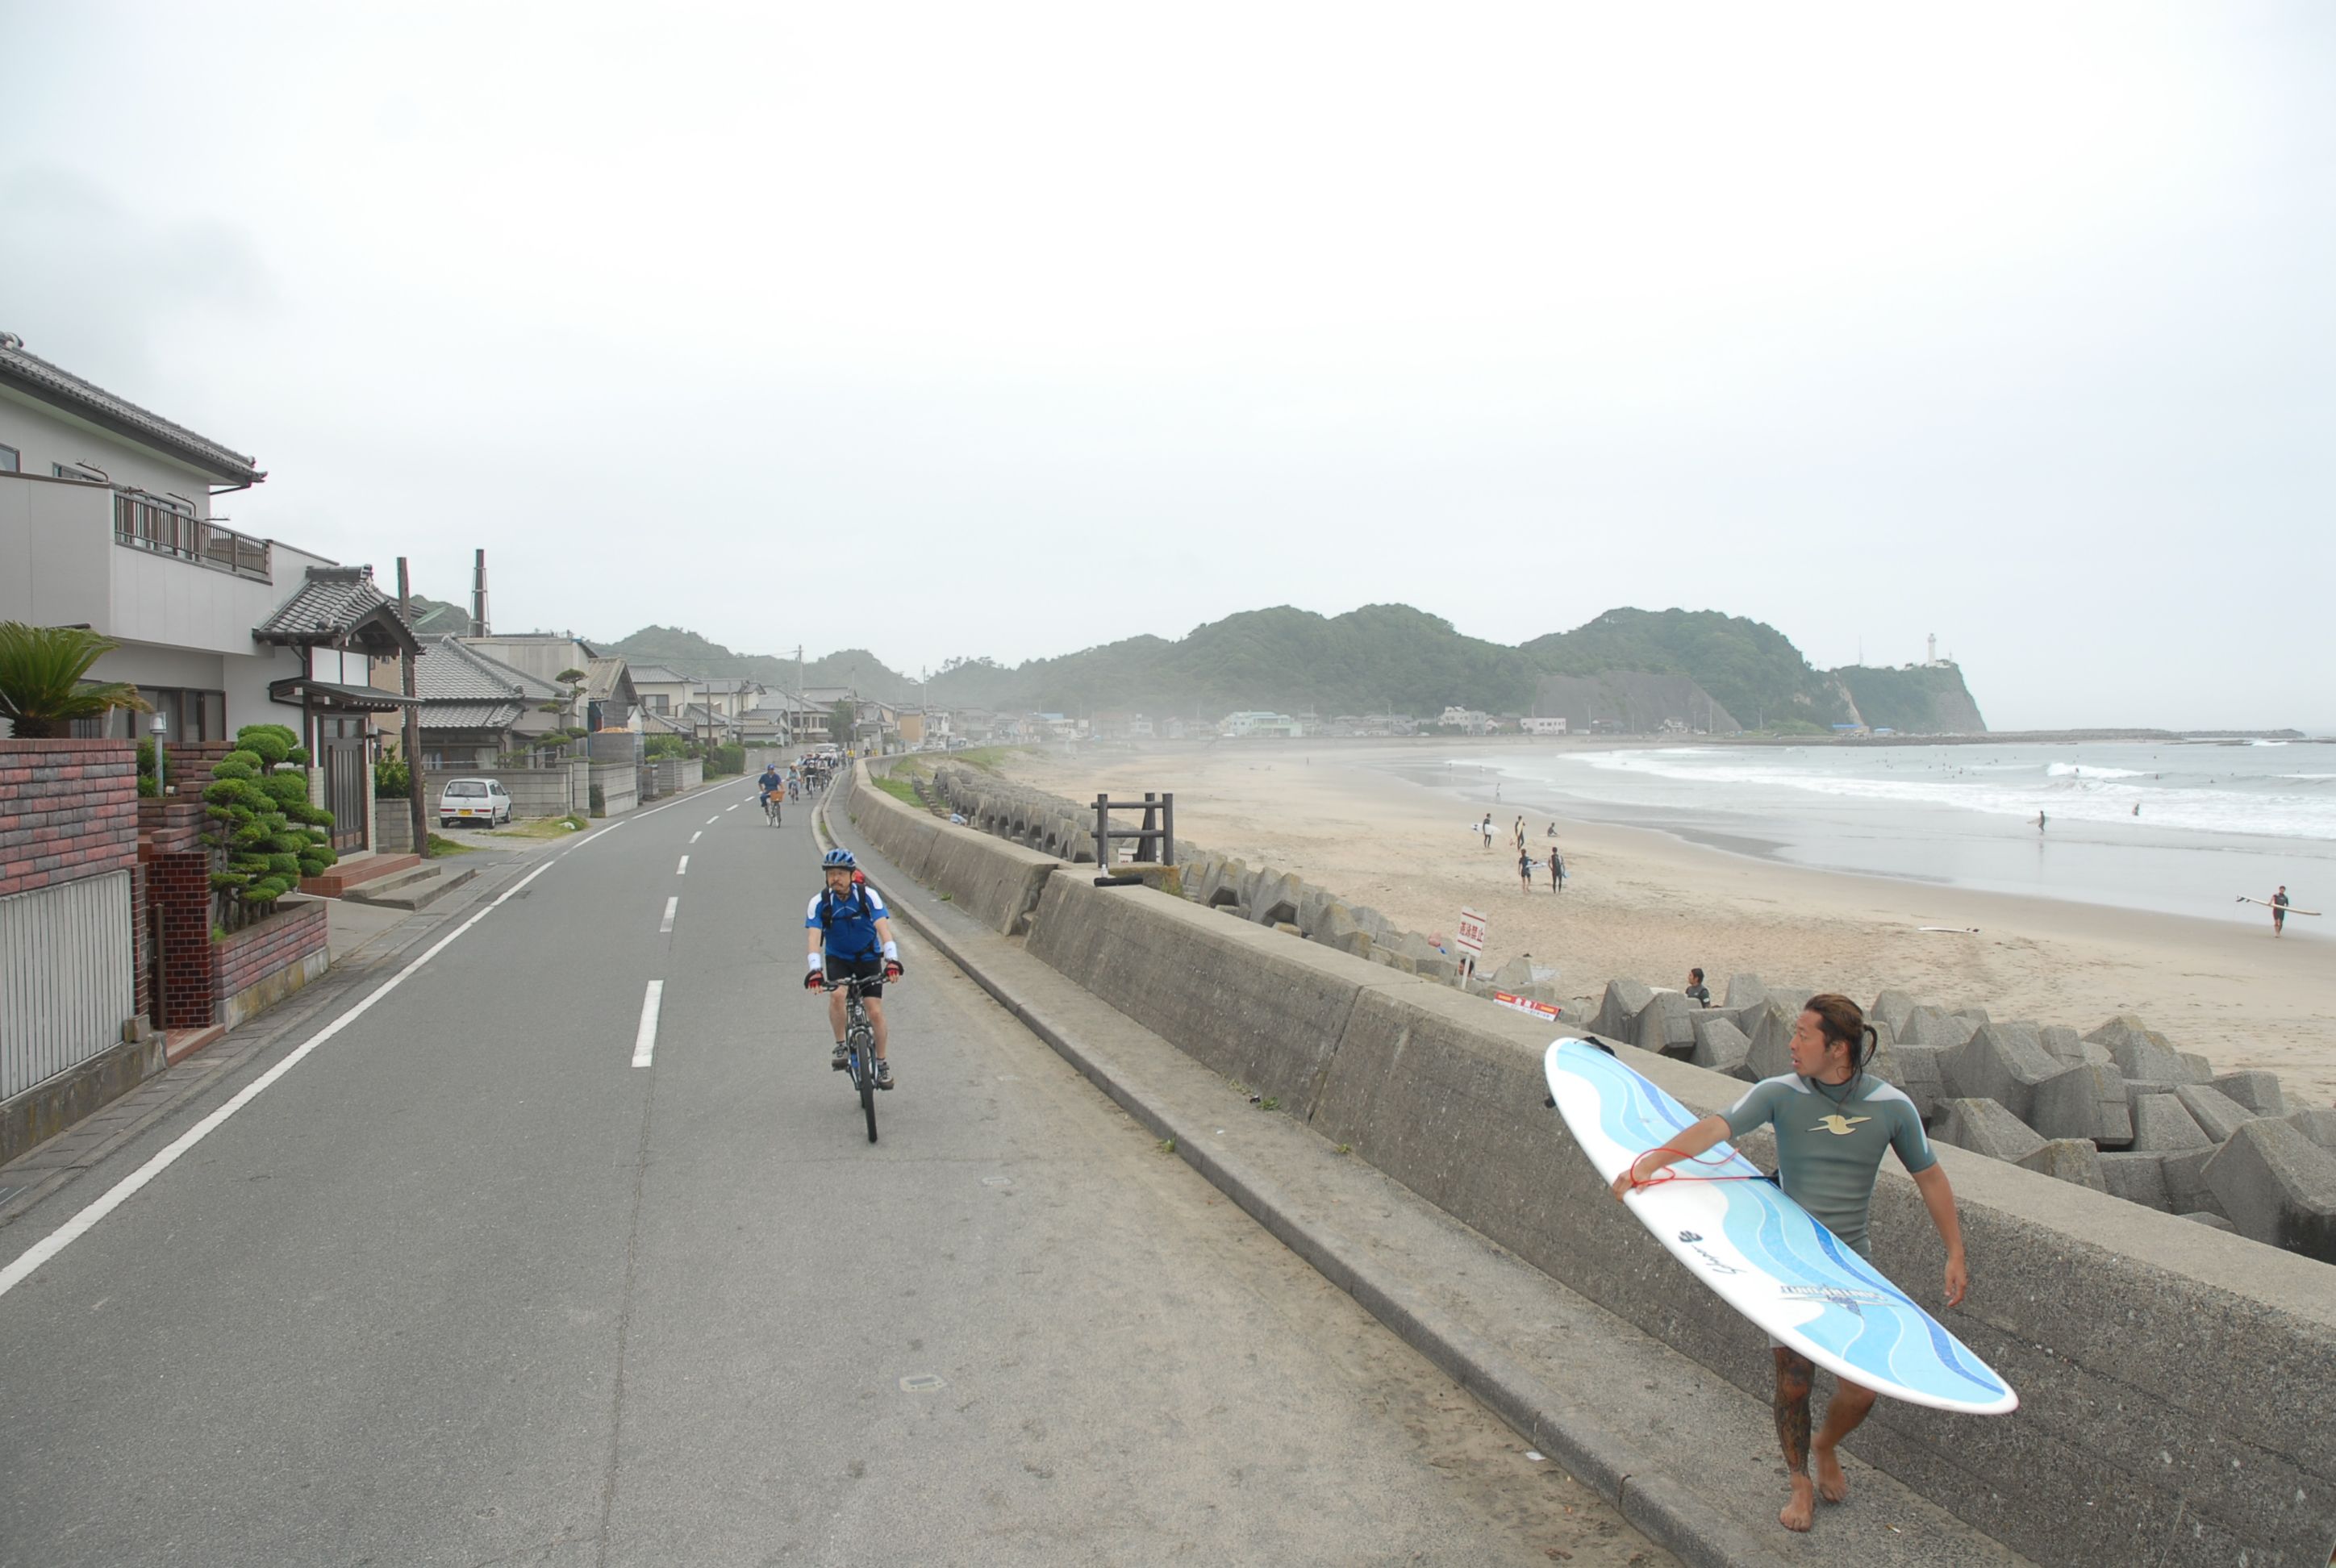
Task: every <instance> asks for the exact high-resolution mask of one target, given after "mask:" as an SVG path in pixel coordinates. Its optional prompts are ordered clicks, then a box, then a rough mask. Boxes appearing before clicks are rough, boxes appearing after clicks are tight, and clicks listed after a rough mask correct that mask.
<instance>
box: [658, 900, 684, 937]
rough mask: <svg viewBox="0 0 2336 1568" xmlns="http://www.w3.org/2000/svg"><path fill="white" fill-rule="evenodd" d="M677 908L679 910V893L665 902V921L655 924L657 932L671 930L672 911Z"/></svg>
mask: <svg viewBox="0 0 2336 1568" xmlns="http://www.w3.org/2000/svg"><path fill="white" fill-rule="evenodd" d="M679 908H681V895H680V894H679V893H676V894H674V895H673V897H671V898H669V899H667V900H666V901H665V919H664V920H660V921H658V922H657V930H659V931H660V932H663V931H669V930H673V915H674V911H676V910H678V909H679Z"/></svg>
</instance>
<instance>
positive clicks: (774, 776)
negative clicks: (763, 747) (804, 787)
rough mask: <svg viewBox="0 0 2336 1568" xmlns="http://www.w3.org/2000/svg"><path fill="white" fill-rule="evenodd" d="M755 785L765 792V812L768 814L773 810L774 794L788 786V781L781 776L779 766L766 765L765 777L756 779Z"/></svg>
mask: <svg viewBox="0 0 2336 1568" xmlns="http://www.w3.org/2000/svg"><path fill="white" fill-rule="evenodd" d="M754 783H755V784H756V785H757V786H758V787H759V788H760V789H761V790H762V792H763V796H762V798H763V810H764V812H765V813H768V812H769V811H770V809H771V794H772V792H774V791H775V790H778V789H781V788H783V787H784V785H785V784H786V781H785V780H784V779H783V778H781V777H780V776H779V765H778V764H776V763H774V762H766V763H764V765H763V776H762V777H761V778H758V779H756V780H755V781H754Z"/></svg>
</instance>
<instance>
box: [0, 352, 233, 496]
mask: <svg viewBox="0 0 2336 1568" xmlns="http://www.w3.org/2000/svg"><path fill="white" fill-rule="evenodd" d="M0 386H5V387H9V388H12V389H13V390H15V391H16V392H19V393H21V394H24V395H25V396H27V397H30V398H33V399H34V401H36V402H39V403H44V404H48V405H49V406H50V407H52V408H55V409H61V410H63V412H64V413H66V414H71V415H73V417H74V418H76V419H80V420H82V421H83V422H85V423H87V424H93V425H95V426H97V427H98V428H99V429H101V430H103V431H106V432H108V433H111V434H113V435H118V436H121V437H122V439H124V440H125V441H131V442H135V443H137V444H139V445H141V446H144V447H148V448H151V449H152V450H153V451H156V452H160V453H163V454H164V455H166V456H169V457H173V458H176V459H177V460H178V461H180V463H186V464H188V465H189V466H190V467H192V468H196V469H200V470H201V471H202V472H205V473H209V474H212V475H215V476H216V477H218V478H219V479H221V480H225V481H226V482H229V483H231V484H257V483H258V482H260V481H261V480H263V479H266V478H267V477H268V475H267V474H265V473H263V472H260V470H259V465H258V463H256V462H254V461H253V460H252V459H250V458H248V457H246V456H244V455H243V453H239V452H232V451H229V449H228V448H226V447H224V446H221V445H220V444H219V443H218V442H216V441H213V440H211V439H210V437H209V436H207V435H198V434H196V433H194V432H193V431H191V430H189V429H188V428H187V427H186V426H185V425H183V424H173V423H171V422H170V420H167V419H165V418H163V417H162V416H161V414H153V413H150V412H149V411H147V410H145V409H143V408H141V407H139V406H138V405H137V404H134V403H132V402H131V401H130V400H129V399H128V398H126V397H121V396H117V395H116V394H113V393H111V392H108V391H106V390H105V388H103V387H102V386H99V385H96V384H95V383H93V382H89V381H83V379H82V378H81V377H80V376H78V375H74V374H73V372H72V371H70V370H66V369H63V367H61V366H59V365H51V364H50V363H49V362H48V361H47V360H45V359H43V358H42V357H41V356H40V355H36V354H28V353H26V352H25V351H24V340H23V339H22V338H19V337H16V336H14V335H12V334H9V333H5V332H0Z"/></svg>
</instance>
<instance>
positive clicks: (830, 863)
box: [803, 849, 904, 1089]
mask: <svg viewBox="0 0 2336 1568" xmlns="http://www.w3.org/2000/svg"><path fill="white" fill-rule="evenodd" d="M819 863H820V867H821V869H822V871H824V872H826V875H827V885H826V886H825V887H823V888H822V889H821V890H820V891H819V892H818V894H817V895H816V896H815V897H814V898H813V900H812V901H811V906H810V908H809V909H807V910H806V911H804V912H803V930H806V931H808V932H810V933H811V944H810V950H809V952H807V953H806V954H805V955H804V964H805V972H804V974H803V989H805V990H807V991H816V990H819V989H822V988H831V987H832V988H833V989H830V990H829V991H828V997H827V1018H828V1022H829V1024H830V1025H831V1026H832V1027H833V1028H834V1030H835V1063H834V1065H835V1067H836V1070H837V1071H839V1072H841V1071H842V1069H843V1066H844V1055H843V990H842V986H843V982H844V981H845V980H847V979H857V980H860V981H861V982H862V984H861V991H860V995H861V1000H862V1001H863V1002H864V1003H865V1004H866V1006H867V1008H868V1021H869V1023H870V1024H871V1025H873V1026H874V1027H875V1030H876V1086H877V1087H878V1088H880V1089H889V1088H891V1086H892V1064H891V1062H888V1061H886V1060H885V1059H884V1044H885V1029H884V1001H883V997H884V982H885V981H887V980H897V979H900V976H901V974H902V973H903V972H904V971H903V970H902V969H901V967H900V943H898V942H896V941H894V940H892V917H891V912H890V911H887V910H886V909H885V908H884V898H883V895H882V894H881V893H879V892H878V891H876V889H875V888H874V887H873V886H872V885H871V884H870V883H868V882H865V881H857V880H855V878H854V877H853V874H852V873H853V872H855V871H857V870H858V869H859V868H858V865H857V863H856V862H854V861H853V860H852V852H851V851H850V850H844V849H834V850H830V851H828V852H827V853H826V854H825V855H823V856H822V857H821V859H820V862H819Z"/></svg>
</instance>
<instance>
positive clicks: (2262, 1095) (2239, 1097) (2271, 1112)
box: [2214, 1072, 2287, 1116]
mask: <svg viewBox="0 0 2336 1568" xmlns="http://www.w3.org/2000/svg"><path fill="white" fill-rule="evenodd" d="M2214 1087H2215V1088H2218V1089H2220V1090H2222V1091H2223V1093H2224V1094H2226V1095H2228V1096H2231V1098H2233V1099H2234V1100H2236V1101H2237V1102H2238V1103H2239V1104H2241V1105H2244V1106H2245V1107H2246V1108H2247V1109H2249V1110H2251V1111H2253V1113H2254V1114H2255V1115H2258V1116H2283V1115H2287V1096H2284V1095H2282V1094H2281V1093H2280V1089H2279V1075H2278V1074H2277V1073H2265V1072H2245V1073H2224V1074H2223V1075H2222V1076H2219V1077H2217V1078H2216V1079H2215V1080H2214Z"/></svg>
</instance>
